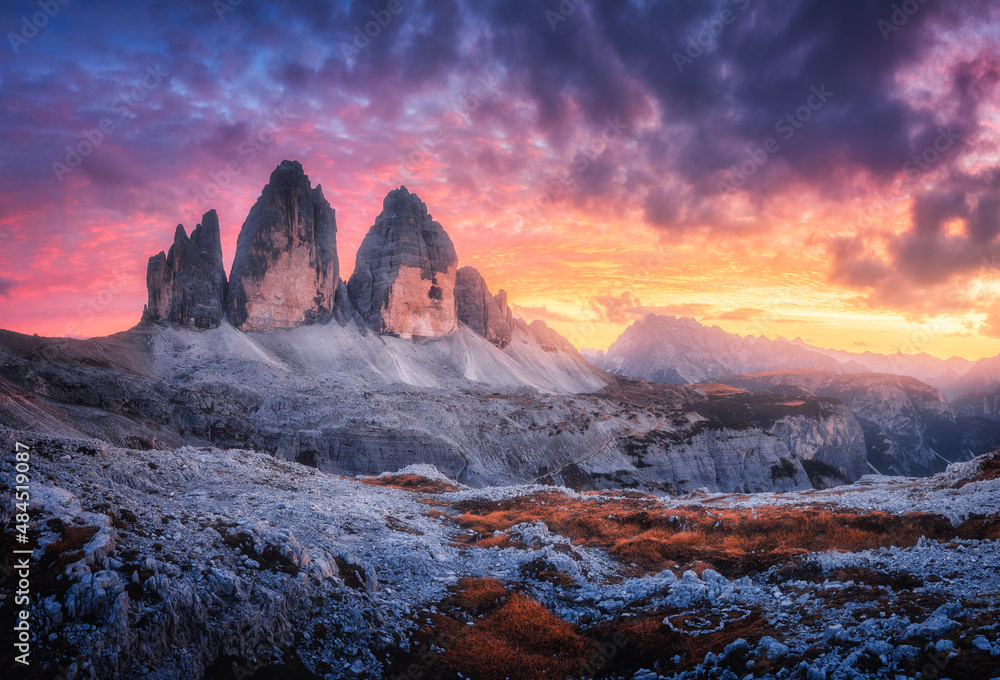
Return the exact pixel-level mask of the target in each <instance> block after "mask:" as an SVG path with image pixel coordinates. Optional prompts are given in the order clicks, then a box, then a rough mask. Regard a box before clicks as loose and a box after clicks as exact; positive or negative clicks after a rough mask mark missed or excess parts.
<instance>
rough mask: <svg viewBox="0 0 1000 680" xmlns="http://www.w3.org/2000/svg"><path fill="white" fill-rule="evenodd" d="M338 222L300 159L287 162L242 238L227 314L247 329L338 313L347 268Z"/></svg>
mask: <svg viewBox="0 0 1000 680" xmlns="http://www.w3.org/2000/svg"><path fill="white" fill-rule="evenodd" d="M336 238H337V221H336V215H335V212H334V210H333V208H331V207H330V203H329V202H328V201H327V200H326V198H325V197H324V196H323V190H322V188H321V187H320V186H318V185H317V186H316V187H315V188H313V187H312V184H311V183H310V181H309V177H308V176H307V175H306V174H305V172H304V171H303V170H302V164H301V163H299V162H298V161H288V160H286V161H282V162H281V164H280V165H278V167H277V168H275V169H274V172H272V173H271V177H270V179H269V181H268V183H267V185H266V186H265V187H264V189H263V191H262V192H261V195H260V198H258V199H257V202H256V204H254V206H253V208H252V209H251V210H250V214H249V215H248V216H247V219H246V221H245V222H244V223H243V228H242V229H241V231H240V236H239V239H238V241H237V244H236V256H235V258H234V260H233V269H232V273H231V276H230V284H231V285H230V290H229V299H228V303H227V312H228V314H229V320H230V322H231V323H232V324H233V325H234V326H236V327H237V328H240V329H242V330H270V329H274V328H292V327H295V326H301V325H303V324H307V323H312V322H315V321H322V320H325V319H327V318H329V317H330V316H331V314H332V312H333V309H334V304H335V297H336V292H337V285H338V282H339V275H340V268H339V262H338V259H337V242H336Z"/></svg>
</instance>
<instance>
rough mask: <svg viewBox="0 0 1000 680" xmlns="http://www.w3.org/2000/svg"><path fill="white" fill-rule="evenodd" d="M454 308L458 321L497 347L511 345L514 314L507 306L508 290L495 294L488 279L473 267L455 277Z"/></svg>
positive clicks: (463, 269)
mask: <svg viewBox="0 0 1000 680" xmlns="http://www.w3.org/2000/svg"><path fill="white" fill-rule="evenodd" d="M455 310H456V313H457V314H458V320H459V321H461V322H462V323H464V324H465V325H466V326H468V327H469V328H471V329H473V330H474V331H476V333H478V334H479V335H481V336H483V337H484V338H486V339H487V340H489V341H490V342H492V343H493V344H494V345H496V346H497V347H499V348H501V349H503V348H504V347H506V346H507V345H509V344H510V339H511V333H513V331H514V315H513V313H512V312H511V310H510V307H508V306H507V292H506V291H503V290H501V291H500V292H499V293H497V294H496V295H492V294H491V293H490V289H489V287H488V286H487V285H486V279H484V278H483V276H482V274H480V273H479V271H478V270H476V269H475V268H473V267H462V268H461V269H459V270H458V273H457V274H456V276H455Z"/></svg>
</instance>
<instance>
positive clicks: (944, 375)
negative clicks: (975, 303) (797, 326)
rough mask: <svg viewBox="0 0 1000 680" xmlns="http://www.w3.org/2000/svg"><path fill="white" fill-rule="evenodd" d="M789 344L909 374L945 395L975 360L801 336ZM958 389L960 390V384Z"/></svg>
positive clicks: (868, 366) (875, 370)
mask: <svg viewBox="0 0 1000 680" xmlns="http://www.w3.org/2000/svg"><path fill="white" fill-rule="evenodd" d="M792 343H794V344H797V345H799V346H800V347H803V348H805V349H808V350H810V351H813V352H819V353H821V354H825V355H826V356H828V357H832V358H834V359H836V360H837V361H840V362H842V363H848V362H853V363H854V364H858V365H861V366H864V367H865V369H866V370H867V372H870V373H888V374H891V375H908V376H910V377H912V378H916V379H917V380H920V381H922V382H925V383H927V384H928V385H931V386H933V387H936V388H938V389H939V390H941V391H942V392H944V393H945V394H946V395H947V396H955V394H958V393H957V392H955V391H954V390H955V389H956V383H958V382H959V381H960V380H961V378H962V376H964V375H965V374H966V373H967V372H968V371H969V370H970V369H971V368H972V366H973V364H974V362H972V361H970V360H968V359H963V358H961V357H951V358H950V359H938V358H937V357H933V356H931V355H930V354H927V353H924V352H921V353H919V354H904V353H902V352H896V353H895V354H876V353H874V352H863V353H854V352H846V351H843V350H835V349H822V348H819V347H814V346H812V345H808V344H806V343H805V342H803V341H802V340H801V339H800V338H796V339H795V340H792ZM958 389H961V388H960V387H959V388H958Z"/></svg>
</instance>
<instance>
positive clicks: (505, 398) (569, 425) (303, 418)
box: [0, 322, 857, 491]
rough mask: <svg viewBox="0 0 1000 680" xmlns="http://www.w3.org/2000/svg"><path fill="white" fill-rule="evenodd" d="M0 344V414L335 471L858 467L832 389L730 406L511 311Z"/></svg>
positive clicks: (725, 477)
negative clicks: (478, 329)
mask: <svg viewBox="0 0 1000 680" xmlns="http://www.w3.org/2000/svg"><path fill="white" fill-rule="evenodd" d="M0 361H2V362H3V363H4V366H3V368H2V369H0V375H2V376H3V377H4V378H5V379H6V380H7V381H9V383H10V390H12V391H16V393H17V395H18V397H17V399H16V400H9V401H2V402H0V422H2V423H4V424H7V425H9V426H12V427H21V428H28V427H37V428H42V431H52V432H56V431H58V433H60V434H67V433H69V434H71V435H73V436H83V435H86V436H91V437H99V438H102V439H104V440H105V441H108V442H111V443H114V444H116V445H125V446H129V447H133V448H135V447H145V448H162V447H173V446H180V445H182V444H184V443H197V444H200V445H206V444H210V443H211V444H215V445H220V446H243V447H252V448H256V449H259V450H262V451H267V452H270V453H272V454H274V455H276V456H278V457H280V458H284V459H287V460H295V461H299V462H303V463H306V464H309V465H312V466H315V467H318V468H319V469H321V470H325V471H330V472H336V473H339V474H359V473H366V474H371V473H379V472H383V471H386V470H392V469H396V468H398V467H402V466H404V465H407V464H410V463H431V464H434V465H436V466H438V467H439V469H441V470H442V471H445V472H446V473H447V474H449V475H452V476H453V477H456V478H458V479H461V480H462V481H463V482H465V483H468V484H474V485H485V484H496V483H503V482H510V481H527V480H532V479H551V480H552V481H555V482H557V483H559V482H566V483H569V484H572V485H574V486H577V487H580V488H584V487H587V488H607V487H619V486H636V485H638V486H640V487H644V488H648V489H651V490H656V489H663V490H674V491H682V490H684V491H689V490H693V489H697V488H700V487H706V488H708V489H711V490H729V491H734V490H747V491H750V490H766V489H772V488H774V489H794V488H807V487H809V486H811V483H810V479H809V471H807V470H806V468H805V467H803V461H804V460H806V461H807V460H812V459H816V460H818V461H823V460H827V459H829V460H831V461H832V462H830V463H829V465H830V467H831V469H833V470H838V469H839V468H841V467H843V468H844V472H845V474H843V475H842V477H843V479H846V480H850V479H852V478H854V476H855V474H854V472H853V471H854V470H855V467H854V465H855V463H852V462H850V460H851V459H852V457H853V456H854V455H855V453H854V452H855V449H854V448H853V444H851V436H850V432H852V431H854V430H856V428H857V424H856V423H855V422H854V420H853V416H851V414H850V413H847V412H845V411H838V408H839V407H838V406H837V405H836V404H833V403H832V402H829V400H826V401H824V400H821V399H802V398H795V399H788V398H786V397H784V396H782V395H757V399H756V400H755V401H753V402H752V403H747V404H743V405H741V406H740V409H741V410H740V411H739V412H738V413H736V414H734V413H729V412H728V411H727V410H726V408H724V401H725V400H724V399H723V398H722V397H718V396H715V395H706V394H702V393H699V392H697V391H695V390H691V389H688V388H681V387H673V386H668V385H659V386H657V385H651V384H648V383H640V382H638V381H625V380H624V379H621V378H616V377H614V376H612V375H610V374H607V373H604V372H601V371H599V370H598V369H595V368H593V367H592V366H590V364H588V363H587V362H586V361H584V360H583V359H582V357H580V355H579V354H578V353H576V352H575V351H574V350H573V349H572V347H571V346H570V345H569V344H568V343H567V342H566V341H565V340H564V339H562V338H561V337H560V336H558V334H556V333H554V332H553V331H551V329H548V328H547V327H545V326H544V324H541V323H539V322H535V323H533V324H530V325H528V324H524V323H523V322H517V323H515V331H514V333H513V336H512V340H511V343H510V344H509V345H508V346H506V347H505V348H504V349H503V350H501V349H499V348H498V347H496V346H495V345H493V344H492V343H490V342H488V341H486V340H485V339H484V338H482V337H480V336H479V335H477V334H475V333H473V332H472V331H471V330H469V329H467V328H465V327H461V329H460V330H459V332H458V333H455V334H452V335H450V336H446V337H443V338H437V339H433V340H426V341H423V342H420V343H415V342H413V341H411V340H404V339H401V338H395V337H391V336H384V335H375V334H372V333H367V334H365V333H363V332H362V330H361V329H359V328H357V327H355V326H354V325H353V324H348V325H346V326H341V325H339V324H336V323H327V324H314V325H309V326H304V327H300V328H295V329H286V330H280V331H270V332H267V333H242V332H238V331H236V330H235V329H233V328H232V327H230V326H228V325H226V324H223V325H222V326H220V327H219V328H217V329H213V330H209V331H201V332H198V331H191V330H185V329H179V328H175V327H165V326H158V325H144V326H140V327H137V328H136V329H133V330H132V331H129V332H127V333H122V334H119V335H117V336H113V337H111V338H102V339H94V340H89V341H63V340H59V341H56V340H46V339H41V338H32V337H29V336H22V335H18V334H14V333H2V334H0ZM837 420H839V421H840V422H839V424H837V425H833V424H832V423H833V422H834V421H837ZM56 427H58V428H59V429H58V430H54V429H50V428H56ZM827 430H829V431H831V432H832V431H838V432H841V433H843V436H842V437H840V438H839V439H838V438H833V439H831V440H830V442H829V443H828V447H829V449H830V450H829V451H826V452H824V451H821V450H820V449H819V448H816V446H815V445H814V444H809V443H808V442H815V441H816V438H817V436H818V435H817V433H818V432H820V431H827ZM838 436H839V435H838ZM841 445H843V446H841ZM841 448H842V450H841V451H840V453H839V454H834V452H833V450H834V449H838V450H839V449H841ZM824 469H825V468H824Z"/></svg>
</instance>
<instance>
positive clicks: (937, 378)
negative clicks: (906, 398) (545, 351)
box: [581, 315, 1000, 398]
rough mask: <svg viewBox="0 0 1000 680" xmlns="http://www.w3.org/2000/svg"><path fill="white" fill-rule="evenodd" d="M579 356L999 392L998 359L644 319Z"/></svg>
mask: <svg viewBox="0 0 1000 680" xmlns="http://www.w3.org/2000/svg"><path fill="white" fill-rule="evenodd" d="M581 353H582V354H583V356H585V357H586V358H587V359H589V360H590V361H591V362H593V363H594V364H595V365H596V366H599V367H601V368H603V369H605V370H608V371H611V372H612V373H618V374H619V375H627V376H629V377H633V378H641V379H643V380H652V381H657V382H667V383H675V384H687V383H696V382H702V381H705V380H711V379H713V378H720V377H726V376H731V375H738V374H742V373H760V372H765V371H778V370H783V369H792V368H803V369H806V368H807V369H815V370H821V371H831V372H833V373H885V374H889V375H903V376H909V377H911V378H916V379H917V380H920V381H921V382H925V383H927V384H928V385H931V386H933V387H936V388H937V389H939V390H941V391H942V392H943V393H944V394H945V395H946V396H947V397H949V398H955V397H958V396H960V395H962V394H965V393H967V392H972V391H977V390H978V391H995V390H997V389H998V388H1000V355H998V356H996V357H992V358H987V359H981V360H979V361H976V362H973V361H970V360H968V359H962V358H960V357H952V358H950V359H939V358H937V357H933V356H931V355H929V354H925V353H921V354H903V353H902V352H897V353H896V354H876V353H874V352H863V353H854V352H846V351H842V350H833V349H823V348H821V347H815V346H813V345H809V344H807V343H806V342H804V341H803V340H801V339H800V338H796V339H795V340H784V339H777V340H771V339H769V338H764V337H757V336H752V335H751V336H746V337H741V336H739V335H734V334H733V333H727V332H726V331H724V330H722V329H721V328H719V327H718V326H705V325H703V324H701V323H699V322H698V321H696V320H694V319H690V318H680V319H679V318H676V317H673V316H658V315H649V316H647V317H645V318H643V319H640V320H638V321H636V322H635V323H633V324H632V325H631V326H629V327H628V328H626V329H625V331H624V332H623V333H622V335H621V337H619V338H618V339H617V340H616V341H615V342H614V344H612V345H611V347H610V348H609V349H608V351H607V352H604V351H602V350H591V349H584V350H582V351H581Z"/></svg>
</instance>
